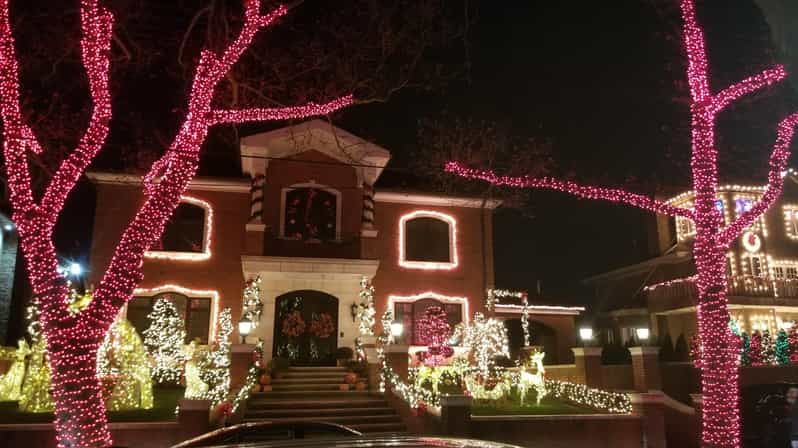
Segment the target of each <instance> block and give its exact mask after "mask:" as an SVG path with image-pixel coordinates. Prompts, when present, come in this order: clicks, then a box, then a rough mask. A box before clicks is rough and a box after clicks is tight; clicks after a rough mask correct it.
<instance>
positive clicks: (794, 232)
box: [782, 205, 798, 240]
mask: <svg viewBox="0 0 798 448" xmlns="http://www.w3.org/2000/svg"><path fill="white" fill-rule="evenodd" d="M782 210H783V211H784V231H785V232H786V233H787V237H788V238H790V239H792V240H798V205H785V206H784V207H782Z"/></svg>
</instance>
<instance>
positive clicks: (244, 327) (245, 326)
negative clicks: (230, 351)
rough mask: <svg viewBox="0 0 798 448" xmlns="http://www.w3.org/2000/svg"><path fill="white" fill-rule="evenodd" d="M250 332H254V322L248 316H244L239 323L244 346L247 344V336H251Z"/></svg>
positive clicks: (239, 331) (239, 332)
mask: <svg viewBox="0 0 798 448" xmlns="http://www.w3.org/2000/svg"><path fill="white" fill-rule="evenodd" d="M250 331H252V321H251V320H249V318H248V317H247V316H244V317H242V318H241V320H240V321H238V334H240V335H241V343H242V344H246V343H247V336H249V332H250Z"/></svg>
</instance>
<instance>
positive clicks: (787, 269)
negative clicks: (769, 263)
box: [773, 266, 798, 280]
mask: <svg viewBox="0 0 798 448" xmlns="http://www.w3.org/2000/svg"><path fill="white" fill-rule="evenodd" d="M773 275H775V276H776V278H777V279H781V280H794V279H798V266H774V267H773Z"/></svg>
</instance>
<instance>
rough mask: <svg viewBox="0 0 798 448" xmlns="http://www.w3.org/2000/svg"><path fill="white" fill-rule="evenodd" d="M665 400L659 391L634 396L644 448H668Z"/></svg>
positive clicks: (634, 409) (633, 402)
mask: <svg viewBox="0 0 798 448" xmlns="http://www.w3.org/2000/svg"><path fill="white" fill-rule="evenodd" d="M632 348H640V347H632ZM647 348H650V347H647ZM632 356H634V355H632ZM664 398H665V396H664V394H663V393H662V392H659V391H657V392H652V393H641V394H633V395H632V412H634V413H635V414H638V415H640V417H641V421H640V423H641V425H642V428H641V429H642V432H643V437H644V439H643V440H644V445H643V446H646V447H649V448H665V447H666V444H665V404H664Z"/></svg>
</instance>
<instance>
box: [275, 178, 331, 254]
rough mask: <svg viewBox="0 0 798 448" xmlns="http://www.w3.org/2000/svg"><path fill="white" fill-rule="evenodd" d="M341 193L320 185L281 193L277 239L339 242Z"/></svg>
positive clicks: (286, 190) (295, 187) (294, 187)
mask: <svg viewBox="0 0 798 448" xmlns="http://www.w3.org/2000/svg"><path fill="white" fill-rule="evenodd" d="M340 199H341V193H340V192H338V191H336V190H332V189H329V188H324V187H321V186H319V185H315V184H313V186H307V185H297V186H293V187H291V188H286V189H283V198H282V207H283V213H282V220H281V222H280V236H281V237H284V238H291V239H297V240H309V241H334V240H339V239H340V223H341V209H340Z"/></svg>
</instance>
